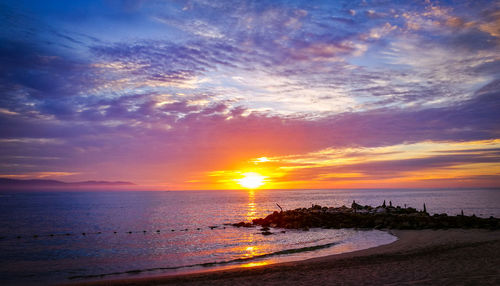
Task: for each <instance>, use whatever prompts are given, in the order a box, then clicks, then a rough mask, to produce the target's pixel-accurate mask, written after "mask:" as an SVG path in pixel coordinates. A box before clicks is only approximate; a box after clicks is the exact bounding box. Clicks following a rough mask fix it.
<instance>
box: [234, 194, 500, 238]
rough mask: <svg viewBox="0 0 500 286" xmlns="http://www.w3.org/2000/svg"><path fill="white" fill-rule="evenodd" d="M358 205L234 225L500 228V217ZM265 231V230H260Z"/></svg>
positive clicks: (283, 214) (288, 213) (299, 211)
mask: <svg viewBox="0 0 500 286" xmlns="http://www.w3.org/2000/svg"><path fill="white" fill-rule="evenodd" d="M391 205H392V203H390V204H389V206H385V207H384V205H382V206H378V207H372V206H367V205H366V206H361V205H359V204H357V203H356V202H355V201H353V203H352V205H351V208H348V207H346V206H341V207H321V206H319V205H313V206H312V207H310V208H298V209H295V210H287V211H282V212H277V211H275V212H273V213H272V214H270V215H268V216H267V217H265V218H258V219H254V220H253V221H252V223H249V222H240V223H236V224H233V226H236V227H242V226H243V227H251V226H256V225H259V226H262V227H263V229H262V230H263V231H264V232H268V230H267V228H268V227H273V228H288V229H302V230H309V228H313V227H321V228H375V229H384V228H393V229H429V228H432V229H440V228H484V229H500V219H498V218H494V217H490V218H479V217H476V216H474V215H473V216H464V215H463V214H462V215H458V216H448V215H447V214H434V215H432V216H431V215H429V213H427V207H426V206H425V204H424V209H423V210H422V211H418V210H416V209H415V208H411V207H408V208H402V207H400V206H397V207H393V206H391ZM263 234H264V233H263Z"/></svg>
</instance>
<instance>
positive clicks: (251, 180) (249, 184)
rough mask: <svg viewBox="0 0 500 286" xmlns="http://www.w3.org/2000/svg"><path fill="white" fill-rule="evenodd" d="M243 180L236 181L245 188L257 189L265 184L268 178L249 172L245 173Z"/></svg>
mask: <svg viewBox="0 0 500 286" xmlns="http://www.w3.org/2000/svg"><path fill="white" fill-rule="evenodd" d="M242 175H243V178H241V179H237V180H236V181H237V182H238V183H239V184H240V185H241V186H242V187H244V188H247V189H256V188H258V187H260V186H262V185H263V184H264V180H265V179H266V177H264V176H262V175H261V174H259V173H255V172H248V173H243V174H242Z"/></svg>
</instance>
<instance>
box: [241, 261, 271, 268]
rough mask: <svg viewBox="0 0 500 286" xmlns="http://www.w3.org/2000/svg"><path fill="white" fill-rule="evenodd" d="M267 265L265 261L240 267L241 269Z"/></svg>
mask: <svg viewBox="0 0 500 286" xmlns="http://www.w3.org/2000/svg"><path fill="white" fill-rule="evenodd" d="M268 264H269V262H267V261H260V262H250V263H247V264H243V265H241V267H257V266H262V265H268Z"/></svg>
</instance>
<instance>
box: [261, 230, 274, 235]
mask: <svg viewBox="0 0 500 286" xmlns="http://www.w3.org/2000/svg"><path fill="white" fill-rule="evenodd" d="M271 234H273V233H272V232H270V231H263V232H262V235H271Z"/></svg>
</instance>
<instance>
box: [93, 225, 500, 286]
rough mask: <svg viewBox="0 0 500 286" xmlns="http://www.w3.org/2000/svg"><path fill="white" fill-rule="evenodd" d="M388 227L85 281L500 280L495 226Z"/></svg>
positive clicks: (499, 238) (402, 282)
mask: <svg viewBox="0 0 500 286" xmlns="http://www.w3.org/2000/svg"><path fill="white" fill-rule="evenodd" d="M391 232H392V233H393V234H394V235H396V236H397V237H398V238H399V239H398V240H397V241H396V242H394V243H391V244H388V245H384V246H379V247H375V248H371V249H365V250H361V251H356V252H351V253H344V254H339V255H332V256H325V257H319V258H313V259H309V260H304V261H298V262H288V263H281V264H274V265H266V266H261V267H255V268H237V269H230V270H221V271H213V272H204V273H197V274H188V275H176V276H163V277H151V278H136V279H122V280H114V281H100V282H92V283H85V285H259V286H261V285H285V286H291V285H500V231H488V230H463V229H453V230H392V231H391Z"/></svg>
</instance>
